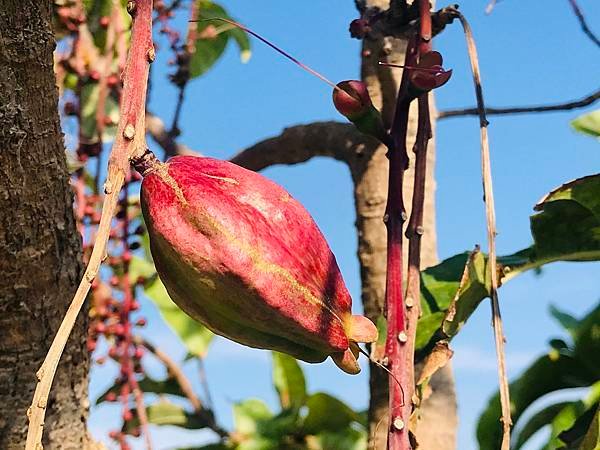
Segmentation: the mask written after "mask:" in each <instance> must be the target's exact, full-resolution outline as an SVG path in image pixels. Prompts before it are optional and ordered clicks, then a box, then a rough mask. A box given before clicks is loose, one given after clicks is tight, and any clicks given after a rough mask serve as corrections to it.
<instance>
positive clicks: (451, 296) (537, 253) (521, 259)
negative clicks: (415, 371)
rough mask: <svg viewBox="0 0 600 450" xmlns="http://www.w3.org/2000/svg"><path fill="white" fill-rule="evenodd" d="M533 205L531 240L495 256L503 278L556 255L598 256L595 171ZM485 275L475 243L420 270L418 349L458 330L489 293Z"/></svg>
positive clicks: (599, 203) (599, 199) (599, 204)
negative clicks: (524, 246) (523, 246)
mask: <svg viewBox="0 0 600 450" xmlns="http://www.w3.org/2000/svg"><path fill="white" fill-rule="evenodd" d="M535 210H536V213H535V214H534V215H533V216H531V219H530V221H531V231H532V236H533V240H534V244H533V245H532V246H531V247H529V248H527V249H524V250H521V251H519V252H516V253H513V254H512V255H507V256H503V257H500V258H498V263H499V266H500V269H501V270H502V274H503V276H502V277H501V280H502V282H504V283H505V282H507V281H509V280H510V279H512V278H514V277H515V276H516V275H518V274H520V273H523V272H525V271H526V270H530V269H536V268H539V267H541V266H542V265H544V264H548V263H551V262H555V261H597V260H600V175H591V176H587V177H583V178H579V179H577V180H574V181H572V182H570V183H566V184H564V185H562V186H560V187H559V188H557V189H555V190H553V191H552V192H550V193H549V194H548V195H546V197H544V199H543V200H542V201H541V202H540V203H538V205H536V207H535ZM487 277H488V268H487V257H486V256H485V255H484V254H483V253H480V252H479V250H477V249H476V250H475V251H474V252H472V253H470V254H469V253H462V254H459V255H456V256H453V257H451V258H448V259H446V260H444V261H442V262H441V263H440V264H438V265H437V266H434V267H430V268H428V269H426V270H424V271H423V272H422V273H421V307H422V309H423V315H422V316H421V318H420V319H419V325H418V328H417V345H416V348H417V350H418V351H419V350H420V351H421V353H423V351H426V350H428V349H430V348H431V347H432V346H433V344H435V342H437V341H440V340H450V339H452V338H453V337H454V336H455V335H456V334H457V333H458V332H459V331H460V329H461V327H462V326H463V325H464V323H465V322H466V320H467V319H468V318H469V317H470V315H471V314H472V313H473V312H474V311H475V309H476V308H477V306H478V305H479V304H480V303H481V302H482V301H483V300H484V299H485V298H487V297H488V296H489V289H490V282H489V280H488V279H487ZM563 319H564V320H567V318H566V317H563Z"/></svg>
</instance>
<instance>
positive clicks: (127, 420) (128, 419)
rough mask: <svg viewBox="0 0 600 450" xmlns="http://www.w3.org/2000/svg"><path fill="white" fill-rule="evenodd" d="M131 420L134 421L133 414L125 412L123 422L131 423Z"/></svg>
mask: <svg viewBox="0 0 600 450" xmlns="http://www.w3.org/2000/svg"><path fill="white" fill-rule="evenodd" d="M131 419H133V414H132V413H131V411H129V410H127V411H124V412H123V420H124V421H125V422H129V421H130V420H131Z"/></svg>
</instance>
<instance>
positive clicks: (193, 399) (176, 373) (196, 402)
mask: <svg viewBox="0 0 600 450" xmlns="http://www.w3.org/2000/svg"><path fill="white" fill-rule="evenodd" d="M134 341H135V342H136V344H139V345H141V346H143V347H144V348H146V349H147V350H148V351H149V352H150V353H152V354H153V355H154V356H156V358H157V359H158V360H160V361H161V362H162V363H163V364H164V365H165V367H166V368H167V371H168V373H169V375H170V376H172V377H173V378H175V381H177V384H179V387H180V388H181V392H183V394H184V395H185V396H186V397H187V399H188V400H189V401H190V404H191V405H192V408H194V412H195V413H196V414H198V415H199V416H201V417H202V418H203V419H205V420H206V424H207V426H208V427H209V428H210V429H211V430H212V431H214V432H215V433H217V434H218V435H219V436H220V437H221V438H226V437H228V436H229V433H228V432H227V430H225V429H223V428H221V427H220V426H219V425H218V424H217V423H216V421H215V419H214V415H213V412H212V409H210V408H208V409H207V408H204V407H203V406H202V402H201V401H200V398H198V396H197V395H196V394H195V392H194V389H193V388H192V383H191V382H190V380H189V379H188V378H187V377H186V376H185V374H184V373H183V370H181V367H179V365H178V364H177V363H176V362H175V361H174V360H173V359H172V358H171V357H170V356H169V355H167V354H166V353H165V352H163V351H162V350H161V349H159V348H157V347H156V346H155V345H153V344H152V343H150V342H148V341H147V340H145V339H143V338H142V337H140V336H136V337H134Z"/></svg>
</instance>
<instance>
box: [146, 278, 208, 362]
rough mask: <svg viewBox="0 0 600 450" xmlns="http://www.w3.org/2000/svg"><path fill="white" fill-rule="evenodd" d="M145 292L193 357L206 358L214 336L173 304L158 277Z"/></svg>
mask: <svg viewBox="0 0 600 450" xmlns="http://www.w3.org/2000/svg"><path fill="white" fill-rule="evenodd" d="M144 292H145V294H146V295H147V296H148V297H149V298H150V299H151V300H152V301H153V302H154V304H155V305H156V306H157V307H158V309H159V311H160V314H161V316H162V318H163V319H164V320H165V322H166V323H167V324H168V325H169V327H170V328H171V329H172V330H173V331H174V332H175V334H177V336H179V338H180V339H181V341H182V342H183V344H184V345H185V346H186V348H187V349H188V351H189V352H190V353H192V354H193V355H196V356H199V357H204V356H205V355H206V353H207V351H208V346H209V345H210V342H211V341H212V338H213V337H214V334H213V333H212V332H211V331H210V330H209V329H208V328H206V327H204V326H203V325H202V324H200V323H198V322H197V321H195V320H194V319H192V318H191V317H190V316H188V315H187V314H186V313H184V312H183V311H182V310H181V309H179V307H178V306H177V305H176V304H175V303H173V300H171V298H170V297H169V294H168V292H167V290H166V289H165V286H164V285H163V284H162V282H161V281H160V279H159V278H158V277H156V278H155V279H154V280H153V281H152V282H151V283H149V284H148V285H147V286H146V287H145V288H144Z"/></svg>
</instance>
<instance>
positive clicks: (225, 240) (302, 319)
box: [141, 156, 377, 373]
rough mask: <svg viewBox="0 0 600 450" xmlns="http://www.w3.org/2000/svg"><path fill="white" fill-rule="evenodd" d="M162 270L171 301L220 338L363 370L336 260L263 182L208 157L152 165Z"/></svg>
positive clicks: (146, 191)
mask: <svg viewBox="0 0 600 450" xmlns="http://www.w3.org/2000/svg"><path fill="white" fill-rule="evenodd" d="M141 198H142V211H143V213H144V218H145V221H146V225H147V227H148V233H149V236H150V247H151V250H152V255H153V257H154V262H155V264H156V269H157V271H158V274H159V275H160V278H161V280H162V281H163V283H164V284H165V286H166V288H167V291H168V292H169V295H170V296H171V298H172V299H173V300H174V301H175V303H177V304H178V305H179V306H180V307H181V308H182V309H183V310H184V311H185V312H187V313H188V314H189V315H190V316H192V317H193V318H195V319H196V320H198V321H200V322H202V323H204V324H205V325H206V326H207V327H208V328H210V329H211V330H213V331H214V332H215V333H217V334H220V335H223V336H225V337H228V338H230V339H232V340H234V341H237V342H239V343H242V344H245V345H248V346H251V347H258V348H265V349H270V350H277V351H281V352H285V353H289V354H291V355H292V356H294V357H296V358H298V359H302V360H304V361H307V362H321V361H323V360H325V359H326V358H327V356H332V358H333V360H334V361H335V362H336V364H338V366H340V367H341V368H342V369H343V370H344V371H346V372H349V373H357V372H359V371H360V368H359V366H358V363H357V362H356V356H355V352H356V350H357V343H358V342H373V341H375V340H376V338H377V329H376V328H375V326H374V325H373V323H372V322H370V321H369V320H368V319H366V318H365V317H362V316H353V315H352V313H351V310H350V308H351V298H350V295H349V293H348V290H347V289H346V286H345V284H344V281H343V279H342V275H341V273H340V271H339V268H338V266H337V263H336V261H335V257H334V255H333V254H332V252H331V250H330V249H329V246H328V245H327V242H326V241H325V238H324V237H323V235H322V234H321V231H320V230H319V228H318V227H317V225H316V224H315V222H314V221H313V219H312V218H311V216H310V215H309V213H308V212H307V211H306V210H305V209H304V208H303V207H302V205H301V204H300V203H298V202H297V201H296V200H294V199H293V198H292V197H291V196H290V195H289V194H288V193H287V192H286V191H285V190H284V189H283V188H281V187H280V186H279V185H277V184H275V183H273V182H272V181H270V180H268V179H266V178H265V177H263V176H262V175H259V174H257V173H255V172H252V171H249V170H246V169H243V168H241V167H239V166H236V165H235V164H232V163H229V162H226V161H219V160H216V159H211V158H197V157H191V156H177V157H175V158H172V159H171V160H170V161H169V162H168V163H166V164H161V163H156V164H155V166H154V167H153V169H150V170H149V171H146V177H145V178H144V181H143V183H142V197H141Z"/></svg>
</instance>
